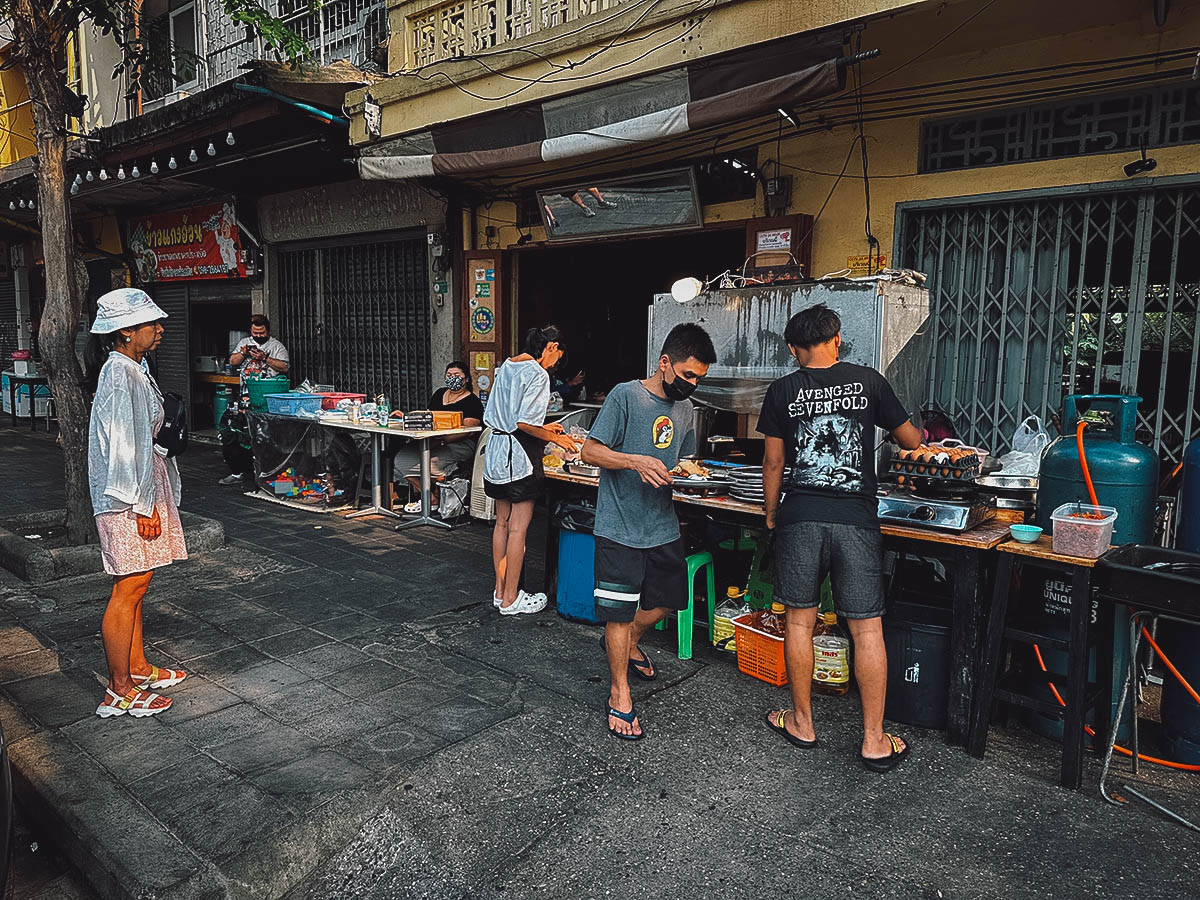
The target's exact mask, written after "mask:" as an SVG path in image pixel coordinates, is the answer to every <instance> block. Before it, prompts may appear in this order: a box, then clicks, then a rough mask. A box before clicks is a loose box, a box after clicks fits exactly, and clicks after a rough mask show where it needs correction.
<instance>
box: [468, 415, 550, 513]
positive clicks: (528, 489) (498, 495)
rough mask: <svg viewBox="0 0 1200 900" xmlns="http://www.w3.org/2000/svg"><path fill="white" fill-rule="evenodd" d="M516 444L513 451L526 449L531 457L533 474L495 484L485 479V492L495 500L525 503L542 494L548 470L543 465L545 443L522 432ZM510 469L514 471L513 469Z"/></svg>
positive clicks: (530, 462)
mask: <svg viewBox="0 0 1200 900" xmlns="http://www.w3.org/2000/svg"><path fill="white" fill-rule="evenodd" d="M516 438H517V440H516V446H514V447H513V448H512V452H513V453H520V452H521V451H522V450H524V451H525V455H526V456H527V457H529V464H530V465H531V466H532V467H533V474H532V475H526V476H525V477H524V478H518V479H517V480H516V481H509V482H506V483H505V484H495V483H493V482H491V481H488V480H487V479H486V478H485V479H484V480H483V492H484V493H485V494H486V495H487V496H489V497H491V498H492V499H493V500H507V501H508V502H509V503H524V502H526V501H528V500H536V499H538V497H540V496H542V483H543V482H544V481H545V480H546V470H545V469H544V468H543V466H542V455H543V450H544V445H543V444H542V442H541V441H539V440H538V439H537V438H535V437H534V436H533V435H529V434H526V433H525V432H523V431H522V432H520V433H519V434H517V436H516ZM509 471H512V470H511V469H510V470H509Z"/></svg>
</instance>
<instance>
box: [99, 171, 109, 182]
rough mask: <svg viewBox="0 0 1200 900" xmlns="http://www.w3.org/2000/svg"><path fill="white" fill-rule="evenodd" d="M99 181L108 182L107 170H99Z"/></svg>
mask: <svg viewBox="0 0 1200 900" xmlns="http://www.w3.org/2000/svg"><path fill="white" fill-rule="evenodd" d="M100 180H101V181H108V169H101V170H100Z"/></svg>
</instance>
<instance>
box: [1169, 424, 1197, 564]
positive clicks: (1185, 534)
mask: <svg viewBox="0 0 1200 900" xmlns="http://www.w3.org/2000/svg"><path fill="white" fill-rule="evenodd" d="M1175 549H1176V550H1187V551H1189V552H1190V553H1200V438H1196V439H1195V440H1194V441H1192V442H1191V443H1190V444H1188V445H1187V449H1186V450H1184V451H1183V487H1181V488H1180V490H1179V530H1178V531H1177V532H1176V534H1175Z"/></svg>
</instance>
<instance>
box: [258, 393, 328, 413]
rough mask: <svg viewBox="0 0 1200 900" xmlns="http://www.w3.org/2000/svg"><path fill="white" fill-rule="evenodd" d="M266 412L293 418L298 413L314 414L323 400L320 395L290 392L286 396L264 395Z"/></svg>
mask: <svg viewBox="0 0 1200 900" xmlns="http://www.w3.org/2000/svg"><path fill="white" fill-rule="evenodd" d="M263 399H265V400H266V401H267V412H269V413H271V414H273V415H277V416H294V415H297V414H299V413H302V412H304V413H316V412H319V411H320V409H321V401H323V400H324V399H325V398H324V397H322V396H321V395H320V394H300V393H297V392H295V391H291V392H289V393H286V394H266V395H264V398H263Z"/></svg>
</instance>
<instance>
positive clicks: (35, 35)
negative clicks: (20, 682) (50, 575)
mask: <svg viewBox="0 0 1200 900" xmlns="http://www.w3.org/2000/svg"><path fill="white" fill-rule="evenodd" d="M35 6H36V7H41V6H42V4H41V3H40V2H36V0H15V3H14V10H13V12H14V15H13V19H12V22H13V27H14V30H15V32H16V38H17V40H16V45H15V47H16V51H17V52H16V57H17V60H18V61H19V62H20V64H21V66H22V68H23V69H24V71H25V79H26V81H27V82H28V84H29V98H30V100H31V101H32V106H33V121H34V126H35V129H36V131H37V153H38V155H37V169H36V172H37V188H38V219H39V221H40V224H41V231H42V255H43V258H44V260H45V266H46V304H45V307H44V309H43V311H42V320H41V325H40V327H39V329H38V344H39V346H40V347H41V351H42V361H43V362H44V363H45V365H46V377H47V379H48V380H49V382H50V391H51V393H52V395H53V397H54V406H55V410H56V411H57V414H58V422H59V429H60V432H61V435H62V449H63V458H64V469H65V472H66V486H65V487H66V500H67V532H68V536H69V539H70V542H71V543H72V544H87V543H92V542H94V541H95V540H96V524H95V520H94V519H93V517H92V515H93V514H92V501H91V494H90V491H89V489H88V470H87V445H88V416H89V409H88V402H87V400H86V399H85V398H84V396H83V391H82V389H81V387H80V384H81V382H82V380H83V372H82V370H81V369H80V365H79V358H78V357H77V356H76V354H75V337H76V335H77V334H78V332H79V324H80V319H81V318H82V317H83V314H84V310H83V294H84V291H83V290H82V289H81V287H82V286H81V285H80V284H79V278H78V275H77V272H76V260H75V241H74V229H73V228H72V226H71V207H70V203H69V197H68V194H67V181H66V170H65V168H64V162H65V158H66V152H67V135H66V121H67V120H66V110H65V109H64V107H63V94H62V88H63V86H62V83H61V78H60V76H59V73H58V68H57V66H56V65H55V50H56V48H55V46H54V32H53V29H52V27H51V25H52V23H51V22H50V21H49V19H48V13H47V12H46V10H45V9H35ZM30 412H31V413H32V412H33V410H32V408H31V409H30Z"/></svg>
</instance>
